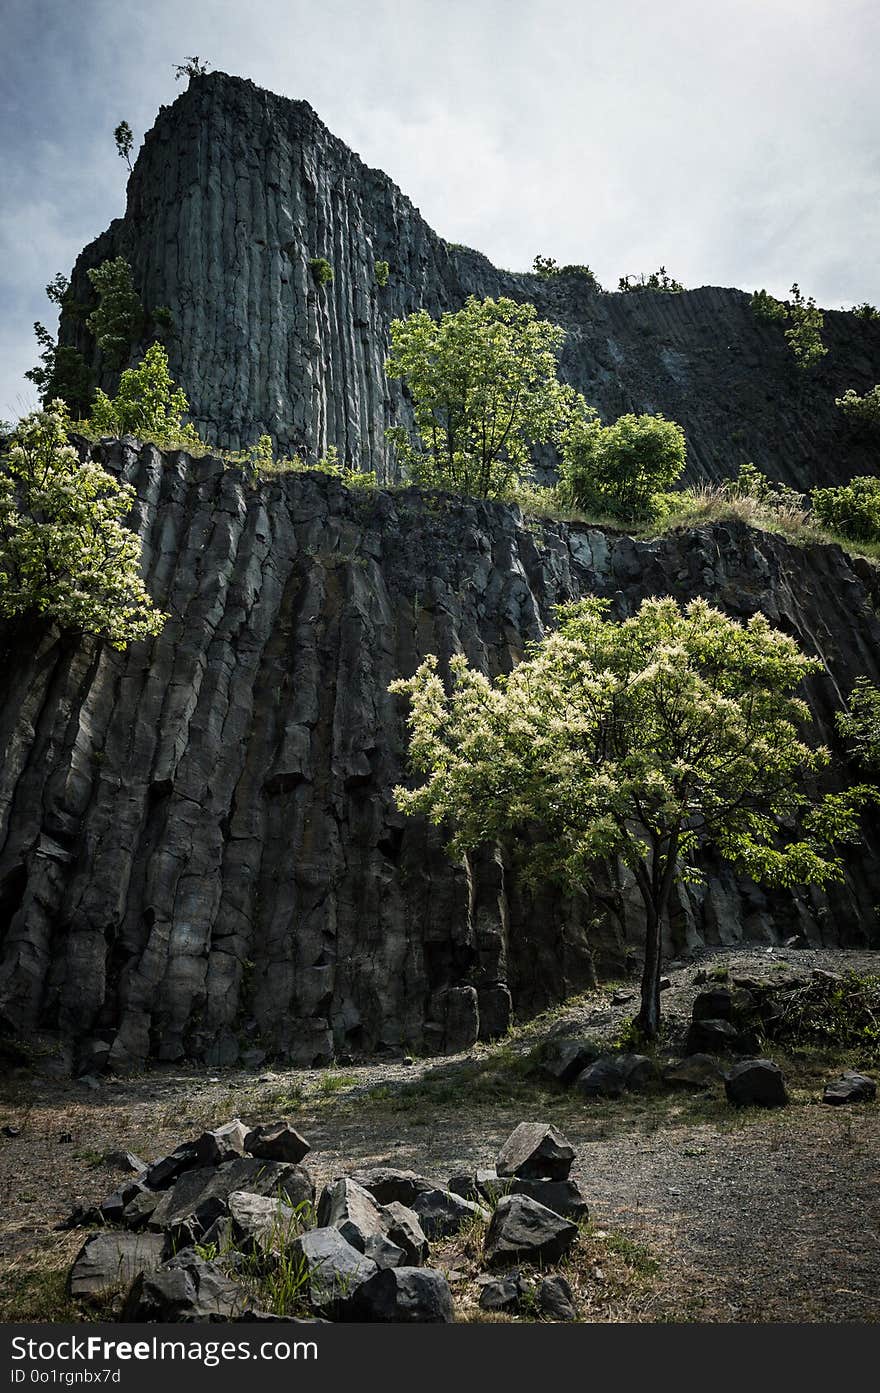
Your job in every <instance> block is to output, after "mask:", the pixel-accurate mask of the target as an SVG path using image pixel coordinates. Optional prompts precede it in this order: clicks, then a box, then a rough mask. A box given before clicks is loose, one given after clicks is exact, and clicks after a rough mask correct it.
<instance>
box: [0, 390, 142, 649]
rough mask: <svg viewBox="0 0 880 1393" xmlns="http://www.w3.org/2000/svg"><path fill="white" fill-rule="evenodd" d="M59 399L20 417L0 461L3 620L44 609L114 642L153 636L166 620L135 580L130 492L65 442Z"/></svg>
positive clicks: (137, 548)
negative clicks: (129, 524) (126, 520)
mask: <svg viewBox="0 0 880 1393" xmlns="http://www.w3.org/2000/svg"><path fill="white" fill-rule="evenodd" d="M69 429H70V418H69V414H68V410H67V407H66V405H65V403H64V402H63V401H60V400H59V401H55V402H53V403H52V405H51V407H50V409H49V410H48V411H34V412H31V413H30V415H28V416H25V417H23V419H22V420H21V421H20V422H19V425H18V427H17V429H16V432H15V438H14V441H13V442H12V444H11V445H10V446H9V447H8V448H7V449H6V450H5V452H4V454H3V456H2V461H0V617H2V618H4V619H13V618H16V617H18V616H24V615H29V614H30V615H34V614H39V615H44V616H46V617H48V618H50V619H53V620H54V621H55V622H56V623H57V624H59V625H60V626H61V627H62V628H65V629H74V630H77V631H79V632H83V633H93V634H100V635H102V636H103V637H105V638H107V640H108V641H109V642H110V643H111V644H112V645H113V647H114V648H125V646H126V644H128V643H130V642H132V641H133V640H135V639H142V638H149V637H150V636H151V635H153V634H157V633H158V632H159V630H160V629H161V627H162V624H163V623H164V620H165V616H164V615H163V614H160V613H159V611H158V610H156V609H155V608H154V607H153V605H152V603H151V601H150V597H149V595H148V594H147V591H146V589H145V588H144V584H143V581H142V580H141V578H140V557H141V544H140V541H139V539H138V538H137V536H136V535H135V534H134V533H133V532H131V531H130V530H129V529H128V528H127V527H126V526H125V525H124V523H123V519H124V518H125V517H126V515H127V514H128V512H129V511H130V509H131V506H132V503H133V502H134V497H135V494H134V489H133V488H131V486H130V485H129V484H123V483H120V482H119V481H118V480H117V479H115V478H114V477H113V475H112V474H108V473H107V471H106V470H104V469H102V468H101V466H100V465H98V464H95V463H94V462H93V461H86V462H85V463H80V461H79V459H78V457H77V453H76V451H75V450H74V449H73V447H72V446H71V445H68V444H67V435H68V431H69Z"/></svg>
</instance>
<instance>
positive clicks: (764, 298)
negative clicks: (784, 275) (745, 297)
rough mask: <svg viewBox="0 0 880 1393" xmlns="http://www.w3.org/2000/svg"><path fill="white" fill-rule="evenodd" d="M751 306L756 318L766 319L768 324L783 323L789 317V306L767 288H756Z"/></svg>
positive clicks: (750, 302)
mask: <svg viewBox="0 0 880 1393" xmlns="http://www.w3.org/2000/svg"><path fill="white" fill-rule="evenodd" d="M749 307H750V308H751V311H752V314H753V315H754V316H755V318H756V319H763V320H766V322H767V323H768V324H783V323H784V322H785V320H786V319H787V318H788V307H787V306H786V305H785V303H784V302H783V301H782V300H777V299H776V296H775V295H771V294H770V293H769V291H767V290H756V291H755V293H754V295H753V296H752V298H751V300H750V301H749Z"/></svg>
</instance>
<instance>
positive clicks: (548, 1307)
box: [538, 1272, 577, 1320]
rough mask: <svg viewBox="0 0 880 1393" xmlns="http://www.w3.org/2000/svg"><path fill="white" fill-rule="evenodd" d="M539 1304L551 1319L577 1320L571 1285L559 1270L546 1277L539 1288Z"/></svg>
mask: <svg viewBox="0 0 880 1393" xmlns="http://www.w3.org/2000/svg"><path fill="white" fill-rule="evenodd" d="M538 1305H539V1307H540V1309H541V1311H542V1313H543V1314H544V1315H545V1316H547V1317H548V1319H550V1320H577V1311H576V1310H575V1308H574V1298H573V1296H572V1293H571V1287H570V1286H569V1285H568V1282H567V1281H566V1280H565V1278H564V1277H563V1276H561V1275H560V1274H559V1273H558V1272H556V1273H554V1274H553V1276H552V1277H545V1278H544V1280H543V1281H542V1282H541V1286H540V1288H539V1290H538Z"/></svg>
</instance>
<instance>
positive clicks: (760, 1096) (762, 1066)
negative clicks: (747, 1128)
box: [724, 1059, 788, 1108]
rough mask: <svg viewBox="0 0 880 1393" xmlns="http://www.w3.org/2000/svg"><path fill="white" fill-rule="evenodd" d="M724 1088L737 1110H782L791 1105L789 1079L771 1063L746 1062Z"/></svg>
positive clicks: (732, 1073) (727, 1079) (751, 1060)
mask: <svg viewBox="0 0 880 1393" xmlns="http://www.w3.org/2000/svg"><path fill="white" fill-rule="evenodd" d="M724 1087H725V1090H726V1092H727V1096H728V1098H729V1099H730V1101H731V1103H735V1104H736V1106H737V1107H751V1106H755V1107H762V1108H780V1107H783V1106H784V1105H785V1104H786V1103H787V1102H788V1093H787V1092H786V1088H785V1077H784V1075H783V1073H782V1070H781V1069H780V1068H779V1066H778V1065H777V1064H774V1063H773V1062H772V1060H770V1059H744V1060H742V1061H741V1063H739V1064H734V1066H733V1068H732V1069H731V1070H730V1072H729V1073H728V1074H727V1076H726V1078H725V1080H724Z"/></svg>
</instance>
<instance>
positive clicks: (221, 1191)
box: [149, 1156, 315, 1234]
mask: <svg viewBox="0 0 880 1393" xmlns="http://www.w3.org/2000/svg"><path fill="white" fill-rule="evenodd" d="M235 1190H247V1191H248V1192H249V1193H251V1194H255V1195H272V1196H277V1197H278V1198H281V1199H283V1200H284V1201H285V1203H288V1204H290V1205H291V1206H293V1207H294V1208H295V1207H296V1206H297V1205H299V1204H303V1203H305V1202H306V1201H308V1202H311V1201H312V1200H314V1197H315V1190H314V1186H313V1184H312V1181H311V1177H310V1176H309V1174H308V1172H307V1171H304V1170H303V1169H302V1167H301V1166H292V1165H289V1164H287V1163H282V1162H278V1161H258V1160H257V1159H256V1158H254V1157H250V1156H246V1157H243V1158H241V1159H240V1160H237V1161H227V1162H225V1164H223V1165H221V1166H217V1167H216V1168H213V1167H212V1168H210V1169H199V1170H188V1171H184V1173H183V1174H182V1175H181V1176H180V1178H179V1179H178V1180H176V1181H175V1182H174V1186H173V1187H172V1189H170V1190H168V1191H167V1192H166V1193H165V1194H164V1195H163V1196H162V1199H161V1201H160V1202H159V1204H158V1205H157V1206H156V1208H155V1209H154V1210H153V1213H152V1215H151V1216H150V1220H149V1226H150V1228H151V1229H172V1228H174V1227H175V1226H177V1225H181V1224H185V1225H189V1227H190V1229H191V1231H192V1232H193V1234H199V1233H202V1232H203V1231H204V1230H205V1229H206V1228H207V1227H208V1226H209V1225H210V1224H212V1223H213V1222H214V1220H215V1219H218V1218H219V1217H220V1215H221V1214H225V1213H226V1208H227V1200H228V1198H229V1196H230V1195H231V1194H232V1193H233V1191H235Z"/></svg>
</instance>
